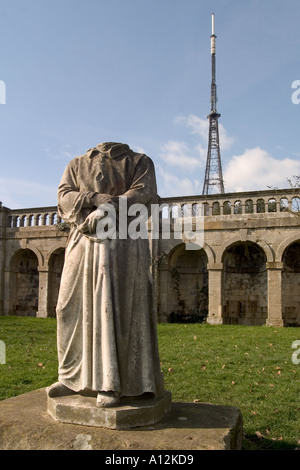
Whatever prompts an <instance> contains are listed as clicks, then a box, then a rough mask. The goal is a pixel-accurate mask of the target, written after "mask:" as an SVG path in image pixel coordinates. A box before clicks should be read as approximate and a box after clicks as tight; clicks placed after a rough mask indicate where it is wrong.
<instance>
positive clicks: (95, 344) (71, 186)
mask: <svg viewBox="0 0 300 470" xmlns="http://www.w3.org/2000/svg"><path fill="white" fill-rule="evenodd" d="M98 194H100V195H101V194H103V195H111V196H113V197H114V198H115V200H118V198H119V197H120V196H122V197H126V198H127V203H128V207H130V205H131V204H134V203H141V204H145V205H147V206H149V204H151V203H153V202H155V200H156V180H155V171H154V166H153V163H152V161H151V159H150V158H149V157H148V156H146V155H144V154H138V153H135V152H133V151H132V150H131V149H130V148H129V147H128V146H127V145H125V144H114V143H104V144H99V145H98V146H97V147H95V148H94V149H91V150H89V151H88V152H87V153H86V154H85V155H82V156H80V157H76V158H74V159H73V160H72V161H71V162H70V163H69V164H68V165H67V167H66V169H65V172H64V174H63V177H62V179H61V182H60V185H59V188H58V210H59V214H60V216H61V217H62V218H63V220H64V221H66V222H67V221H68V222H70V223H71V230H70V236H69V239H68V244H67V248H66V254H65V263H64V268H63V273H62V278H61V287H60V291H59V298H58V303H57V309H56V313H57V344H58V360H59V381H60V382H61V383H62V384H63V385H65V386H67V387H68V388H70V389H71V390H73V391H75V392H79V391H114V392H117V393H118V394H119V396H137V395H141V394H143V393H146V392H152V393H155V394H156V395H160V394H161V393H162V392H163V384H162V374H161V371H160V363H159V354H158V346H157V333H156V322H155V315H154V310H153V296H152V280H151V274H150V264H151V263H150V262H151V258H150V249H149V241H148V240H145V239H141V238H138V239H136V240H133V239H131V238H129V237H128V238H126V239H118V236H117V238H116V239H109V238H107V239H104V240H102V241H101V240H99V239H96V238H95V236H94V234H91V233H82V231H81V227H82V224H83V223H84V222H85V220H86V217H87V216H88V215H89V214H90V213H91V212H93V211H94V210H95V209H96V207H95V206H94V205H93V197H94V196H95V195H98Z"/></svg>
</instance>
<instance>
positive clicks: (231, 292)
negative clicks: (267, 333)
mask: <svg viewBox="0 0 300 470" xmlns="http://www.w3.org/2000/svg"><path fill="white" fill-rule="evenodd" d="M222 260H223V308H222V310H223V312H222V314H223V322H224V323H227V324H243V325H263V324H265V323H266V319H267V314H268V296H267V292H268V279H267V270H266V262H267V256H266V253H265V251H264V250H263V248H262V247H261V246H259V245H258V244H256V243H254V242H252V241H249V240H248V241H240V240H239V241H236V242H235V243H233V244H230V245H228V247H227V249H226V251H225V252H224V253H223V258H222Z"/></svg>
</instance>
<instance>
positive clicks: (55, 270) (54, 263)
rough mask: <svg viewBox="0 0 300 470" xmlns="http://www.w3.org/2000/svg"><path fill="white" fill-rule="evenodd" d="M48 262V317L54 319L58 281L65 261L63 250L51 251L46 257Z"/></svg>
mask: <svg viewBox="0 0 300 470" xmlns="http://www.w3.org/2000/svg"><path fill="white" fill-rule="evenodd" d="M47 258H48V259H47V262H48V306H47V311H48V316H49V317H56V305H57V299H58V293H59V288H60V280H61V275H62V270H63V265H64V260H65V248H63V247H59V248H56V249H54V250H52V251H51V252H50V253H49V254H48V257H47Z"/></svg>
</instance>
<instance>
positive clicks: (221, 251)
mask: <svg viewBox="0 0 300 470" xmlns="http://www.w3.org/2000/svg"><path fill="white" fill-rule="evenodd" d="M242 241H248V242H252V243H254V244H256V245H258V246H260V248H261V249H262V250H263V251H264V253H265V255H266V257H267V262H268V263H272V262H273V261H274V253H273V250H272V248H271V247H270V245H268V243H267V242H265V241H264V240H258V239H257V238H255V237H253V236H251V235H248V234H247V235H246V237H245V239H244V240H242V239H241V237H239V236H237V237H233V238H230V239H229V240H227V241H226V242H224V243H223V245H221V246H220V248H219V249H218V251H217V253H216V263H222V262H223V257H224V253H225V252H226V250H227V248H228V247H229V246H230V245H233V244H235V243H237V242H242Z"/></svg>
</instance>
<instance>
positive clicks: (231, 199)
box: [160, 188, 300, 218]
mask: <svg viewBox="0 0 300 470" xmlns="http://www.w3.org/2000/svg"><path fill="white" fill-rule="evenodd" d="M298 194H299V196H298ZM201 205H202V207H203V212H202V214H203V215H204V216H228V215H230V216H235V215H242V214H267V213H274V212H276V213H280V212H299V211H300V192H299V189H293V188H291V189H283V190H279V189H277V190H267V191H251V192H241V193H226V194H211V195H206V196H188V197H182V198H180V197H173V198H162V199H161V200H160V206H161V208H162V214H163V217H167V218H168V217H170V218H176V217H181V216H196V215H200V214H199V210H200V209H199V208H200V207H201Z"/></svg>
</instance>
